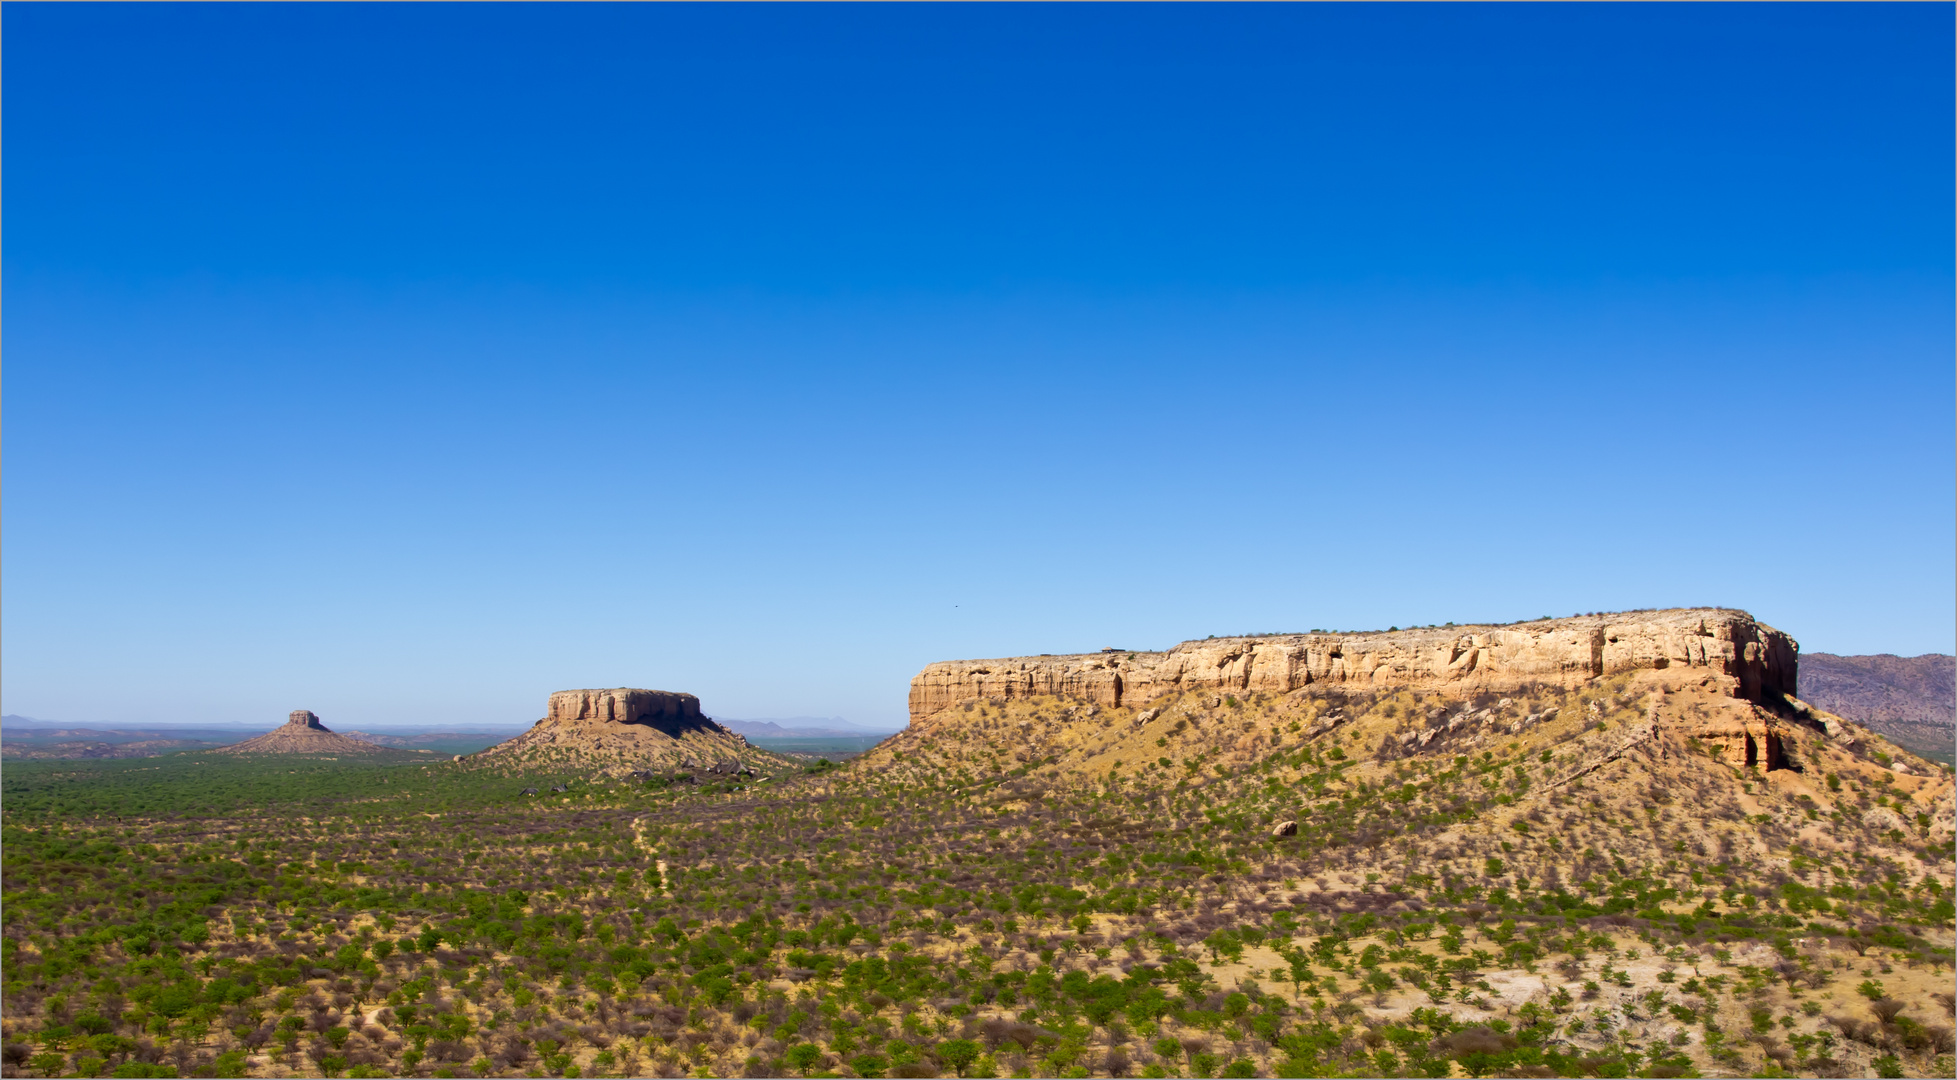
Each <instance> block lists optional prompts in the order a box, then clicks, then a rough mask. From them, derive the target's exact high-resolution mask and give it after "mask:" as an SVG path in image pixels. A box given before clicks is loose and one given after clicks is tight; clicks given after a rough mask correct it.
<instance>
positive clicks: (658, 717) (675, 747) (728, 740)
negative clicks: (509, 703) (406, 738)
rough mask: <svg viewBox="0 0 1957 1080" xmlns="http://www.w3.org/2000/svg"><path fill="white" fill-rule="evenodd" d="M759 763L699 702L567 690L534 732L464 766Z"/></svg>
mask: <svg viewBox="0 0 1957 1080" xmlns="http://www.w3.org/2000/svg"><path fill="white" fill-rule="evenodd" d="M755 756H756V754H755V752H754V751H753V750H752V748H750V747H749V746H748V743H747V739H746V737H745V736H741V735H736V734H735V733H733V732H731V731H728V730H727V729H726V728H724V727H721V726H720V725H719V724H716V723H714V722H713V720H712V719H710V718H709V717H708V716H707V715H706V714H705V713H702V712H701V711H700V699H699V698H697V697H694V696H693V695H692V694H676V693H673V692H671V691H667V690H640V689H635V688H633V687H627V686H621V687H616V688H614V689H609V690H559V691H557V692H556V693H554V694H552V695H550V701H549V703H548V705H547V706H546V707H545V715H544V717H543V718H542V719H541V720H538V721H537V722H536V724H534V725H532V726H531V728H530V729H529V730H528V731H525V732H524V733H523V734H521V735H518V736H517V737H515V738H513V739H508V740H506V741H504V742H500V743H497V744H496V745H495V746H492V747H490V748H488V749H486V750H483V751H480V752H478V753H475V754H470V755H466V756H465V757H463V758H458V759H457V760H460V761H472V762H476V763H479V764H495V763H499V762H505V763H511V764H516V763H519V762H523V761H539V762H545V761H569V760H572V759H576V760H577V761H579V762H582V763H583V764H585V765H589V766H591V767H594V768H598V769H600V770H605V771H610V772H612V773H613V774H615V775H624V773H625V772H626V771H628V770H629V771H643V770H645V769H648V768H650V769H654V770H657V769H662V768H673V769H677V768H680V767H682V766H684V765H686V763H687V762H695V763H721V764H728V763H739V762H741V761H744V760H746V759H748V758H750V757H755ZM762 756H765V755H762ZM702 767H704V766H702Z"/></svg>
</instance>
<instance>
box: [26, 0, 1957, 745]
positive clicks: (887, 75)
mask: <svg viewBox="0 0 1957 1080" xmlns="http://www.w3.org/2000/svg"><path fill="white" fill-rule="evenodd" d="M0 18H3V19H4V50H5V52H4V110H5V111H4V132H5V165H6V175H5V189H4V213H5V233H4V251H3V254H4V272H5V301H6V306H5V315H6V322H5V340H4V344H5V360H6V367H5V399H4V454H5V458H4V465H5V475H4V480H5V504H4V511H5V517H4V540H5V548H4V564H3V565H0V572H3V573H4V580H3V581H0V585H4V607H3V608H0V615H3V617H4V626H3V627H0V629H3V630H4V650H5V651H4V673H5V678H4V684H3V685H4V707H5V709H6V711H8V712H17V713H24V714H27V715H31V716H38V717H43V718H47V719H55V720H63V721H70V722H74V723H109V722H117V723H133V722H170V721H180V722H191V721H205V722H209V721H262V722H265V723H268V724H269V723H272V722H276V721H277V720H279V719H280V718H282V717H283V716H284V714H285V713H286V712H287V711H288V710H291V709H295V708H311V709H313V710H315V711H316V712H318V713H320V715H321V716H322V717H323V718H324V719H325V720H326V721H327V723H328V724H329V725H339V726H344V727H356V726H362V725H376V724H387V723H406V722H423V723H425V722H438V723H446V722H454V723H457V724H467V723H489V722H499V723H508V722H526V721H529V720H532V719H535V718H536V717H537V716H539V715H541V714H542V710H543V704H544V698H545V695H546V694H548V693H549V692H550V691H552V690H556V689H562V688H568V687H579V686H616V685H637V686H651V687H661V688H667V689H675V690H687V691H692V692H694V693H697V694H699V695H700V696H701V698H702V700H703V701H704V703H705V705H706V707H707V709H708V711H709V712H713V713H718V714H721V715H726V716H787V715H818V716H844V717H847V718H849V719H851V720H854V721H857V722H863V723H877V722H885V723H893V724H894V723H897V722H901V720H902V718H903V715H904V699H905V691H906V685H907V680H908V679H909V677H910V676H911V675H912V674H913V673H914V672H915V671H916V670H917V669H918V668H919V667H920V666H922V665H923V664H925V663H927V662H929V661H932V660H940V659H951V658H960V657H981V656H1001V655H1014V654H1021V653H1038V652H1056V653H1057V652H1069V651H1077V650H1092V649H1098V648H1100V647H1102V646H1105V645H1115V646H1120V647H1126V648H1149V647H1163V646H1167V645H1169V644H1171V643H1174V642H1176V641H1179V640H1182V639H1185V638H1191V637H1202V636H1204V635H1207V634H1225V633H1235V632H1245V631H1279V630H1296V629H1308V628H1312V627H1334V628H1375V627H1385V626H1387V625H1389V624H1398V625H1402V626H1405V625H1409V624H1415V623H1428V622H1436V623H1437V622H1444V621H1449V620H1452V621H1455V622H1467V621H1471V620H1510V619H1518V618H1529V617H1535V616H1539V615H1544V614H1555V615H1567V614H1570V613H1571V612H1575V611H1592V610H1601V609H1617V608H1628V607H1655V606H1670V605H1692V604H1719V605H1729V606H1738V607H1745V608H1747V609H1750V610H1751V611H1753V612H1754V613H1755V614H1756V615H1758V616H1759V617H1760V618H1762V619H1764V620H1766V621H1768V622H1770V623H1773V624H1774V625H1776V626H1779V627H1781V628H1783V629H1785V630H1787V631H1789V632H1791V633H1793V634H1794V635H1795V636H1796V637H1797V638H1799V639H1800V641H1801V642H1802V644H1803V646H1804V647H1805V648H1807V649H1810V650H1826V651H1835V652H1878V651H1888V652H1897V653H1904V654H1914V653H1920V652H1927V651H1939V652H1947V651H1950V650H1951V649H1952V644H1953V642H1952V636H1953V623H1957V610H1953V608H1957V600H1953V596H1954V595H1957V581H1953V563H1954V562H1957V537H1954V536H1953V518H1954V517H1957V499H1954V498H1953V488H1954V487H1957V478H1954V477H1953V467H1952V460H1953V442H1954V440H1957V433H1954V432H1953V396H1954V395H1957V386H1954V385H1953V374H1952V372H1953V366H1952V356H1953V344H1957V343H1954V342H1953V330H1952V326H1953V316H1954V313H1953V304H1952V295H1953V264H1952V240H1951V237H1952V233H1953V216H1952V196H1951V192H1952V190H1953V186H1954V185H1953V174H1952V159H1953V141H1952V131H1953V111H1952V104H1951V102H1952V85H1953V72H1952V60H1951V50H1950V42H1951V40H1952V33H1953V25H1952V19H1953V14H1952V8H1951V7H1950V6H1949V5H1929V4H1923V5H1902V6H1880V5H1849V6H1830V5H1798V6H1777V5H1740V6H1715V5H1683V6H1658V5H1632V6H1604V5H1581V6H1549V5H1526V6H1515V7H1504V6H1469V5H1460V6H1452V5H1450V6H1361V7H1351V8H1342V7H1331V6H1318V5H1311V6H1275V5H1255V6H1235V7H1225V6H1198V7H1181V6H1147V7H1122V6H1111V5H1110V6H1101V5H1095V6H1083V7H1029V6H1020V5H1009V6H929V7H901V6H883V5H876V6H865V7H829V6H787V7H777V6H771V7H750V6H710V7H669V6H654V7H636V6H621V5H597V6H555V5H553V6H521V5H507V6H493V7H470V6H459V5H426V6H391V5H360V6H349V7H343V6H333V5H303V6H284V5H278V6H250V5H211V6H191V7H176V6H113V5H76V6H58V5H38V4H35V5H7V6H6V8H5V10H4V13H3V14H0Z"/></svg>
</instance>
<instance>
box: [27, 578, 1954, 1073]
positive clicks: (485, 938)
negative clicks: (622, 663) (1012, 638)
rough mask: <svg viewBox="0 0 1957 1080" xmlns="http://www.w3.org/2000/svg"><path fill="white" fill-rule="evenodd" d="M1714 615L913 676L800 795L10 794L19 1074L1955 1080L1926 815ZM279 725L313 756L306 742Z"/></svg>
mask: <svg viewBox="0 0 1957 1080" xmlns="http://www.w3.org/2000/svg"><path fill="white" fill-rule="evenodd" d="M1798 665H1799V655H1798V648H1797V647H1796V646H1795V645H1794V643H1793V642H1792V641H1791V639H1788V638H1787V637H1786V635H1784V634H1781V633H1780V632H1779V631H1776V630H1774V629H1773V628H1771V627H1768V626H1765V625H1764V624H1761V623H1758V622H1756V621H1755V620H1753V619H1752V617H1751V616H1749V615H1747V614H1746V613H1744V612H1732V611H1723V610H1712V609H1706V610H1691V611H1668V612H1630V613H1620V614H1599V615H1593V616H1581V617H1576V618H1572V619H1544V620H1537V621H1534V622H1530V623H1519V624H1513V625H1509V626H1479V627H1431V628H1416V629H1409V630H1397V629H1396V630H1392V631H1379V632H1372V633H1340V632H1330V631H1313V632H1310V633H1300V634H1286V635H1252V636H1245V637H1240V638H1229V639H1207V640H1202V641H1192V642H1186V643H1184V644H1182V645H1179V646H1176V647H1175V648H1174V649H1170V650H1165V651H1162V652H1139V651H1126V650H1120V649H1109V650H1104V651H1102V652H1100V653H1094V654H1085V655H1077V656H1048V657H1022V658H1014V659H1009V660H985V661H956V662H950V663H945V664H934V665H931V666H930V667H929V668H926V669H925V670H924V671H923V672H921V673H920V674H919V675H918V676H917V678H916V679H914V680H913V681H912V684H911V687H910V706H911V723H910V726H909V727H908V728H907V729H906V730H905V731H903V732H901V733H900V734H898V735H895V736H892V737H891V738H889V739H886V740H884V741H883V742H881V743H880V744H878V745H876V746H875V747H873V748H871V749H869V750H868V751H867V752H865V753H862V754H860V755H857V756H854V757H851V758H849V759H848V760H846V761H843V762H840V763H838V762H836V761H834V760H831V759H829V758H824V757H818V756H816V755H813V754H805V755H795V754H786V753H780V752H775V751H772V750H766V749H762V748H760V747H757V746H754V745H751V744H749V743H747V742H746V741H745V740H744V739H742V738H741V737H740V736H737V735H733V734H732V733H730V732H728V731H726V730H724V729H722V728H720V727H719V726H718V725H716V724H714V723H713V722H712V721H711V720H709V719H707V718H705V717H704V716H703V715H701V714H700V713H699V711H698V704H697V702H694V701H692V699H691V697H690V696H689V695H684V694H674V693H666V692H659V691H642V690H632V689H618V690H583V691H570V692H565V693H563V694H558V695H553V697H552V699H551V701H550V703H549V705H548V709H549V714H548V715H547V716H545V718H544V719H542V720H540V721H539V722H538V724H537V726H536V727H534V728H532V729H531V730H530V731H528V732H526V733H525V734H524V735H523V736H520V737H519V738H518V739H515V740H511V741H510V742H509V743H505V744H501V745H499V746H496V747H491V748H489V749H488V750H483V751H479V752H476V753H470V754H458V755H432V754H429V753H415V752H413V751H410V750H403V749H396V748H389V747H384V746H368V747H367V748H366V749H365V750H362V751H359V752H348V751H346V748H345V745H344V744H343V743H335V742H331V741H328V740H330V739H336V738H340V736H336V735H333V734H332V733H331V732H330V731H328V730H327V729H326V728H325V726H324V725H320V724H318V723H317V719H318V718H313V719H312V720H311V721H307V720H305V719H304V718H302V717H300V715H299V714H297V713H295V714H294V717H295V719H294V721H293V722H292V723H290V724H288V726H287V727H286V728H282V729H279V731H278V732H275V733H274V734H275V735H278V738H276V739H274V738H272V736H267V737H266V738H267V739H269V740H271V741H269V742H265V743H262V744H260V747H259V749H257V750H251V749H246V750H244V751H243V752H240V750H239V748H236V747H234V748H226V749H217V750H210V749H195V750H181V751H169V752H162V753H159V754H157V755H155V756H149V757H129V758H101V759H87V760H9V761H8V762H7V763H6V764H5V766H4V773H0V780H3V781H4V806H3V814H0V818H3V821H4V825H3V828H4V836H3V837H0V840H3V841H4V849H0V859H3V861H4V866H3V867H0V870H3V871H4V897H0V905H3V906H0V912H3V917H4V950H5V951H4V969H3V971H0V974H4V980H5V985H4V1035H5V1038H4V1043H3V1044H0V1045H3V1046H4V1068H5V1071H6V1074H7V1075H9V1076H118V1077H140V1076H185V1077H188V1076H221V1077H242V1076H346V1077H381V1076H436V1077H462V1076H564V1077H597V1076H662V1077H678V1076H701V1077H708V1076H849V1077H878V1076H893V1077H894V1076H959V1077H1004V1076H1068V1077H1087V1076H1112V1077H1121V1076H1142V1077H1166V1076H1204V1077H1214V1076H1226V1077H1250V1076H1300V1077H1302V1076H1427V1077H1450V1076H1455V1077H1458V1076H1528V1077H1548V1076H1569V1077H1580V1076H1599V1077H1625V1076H1643V1077H1682V1076H1761V1077H1771V1076H1823V1077H1828V1076H1896V1077H1901V1076H1921V1077H1929V1076H1950V1075H1953V1072H1957V1069H1954V1068H1953V1059H1952V1052H1953V1046H1952V1009H1953V1001H1952V997H1951V990H1952V977H1953V968H1952V958H1953V952H1952V949H1953V919H1954V918H1957V911H1954V910H1953V903H1952V901H1953V897H1952V888H1953V884H1957V882H1953V868H1954V867H1953V859H1952V837H1953V831H1952V824H1953V783H1952V771H1951V768H1950V766H1949V765H1947V764H1944V763H1942V762H1939V761H1933V760H1930V759H1928V758H1925V757H1922V756H1919V755H1918V754H1916V753H1913V752H1911V751H1909V750H1907V749H1904V748H1903V747H1901V746H1899V745H1897V744H1895V743H1893V742H1891V741H1889V740H1887V739H1885V738H1884V737H1882V736H1881V735H1879V734H1877V733H1875V732H1874V731H1872V730H1870V729H1869V728H1868V727H1867V726H1865V725H1863V724H1859V723H1857V722H1856V721H1855V720H1853V719H1851V718H1847V717H1844V716H1840V715H1837V714H1834V713H1831V712H1828V711H1826V710H1824V709H1822V708H1820V707H1818V706H1815V705H1813V704H1810V703H1808V702H1806V701H1804V700H1802V698H1801V697H1800V696H1799V682H1798V678H1799V676H1798ZM307 715H308V716H309V715H310V714H307Z"/></svg>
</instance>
